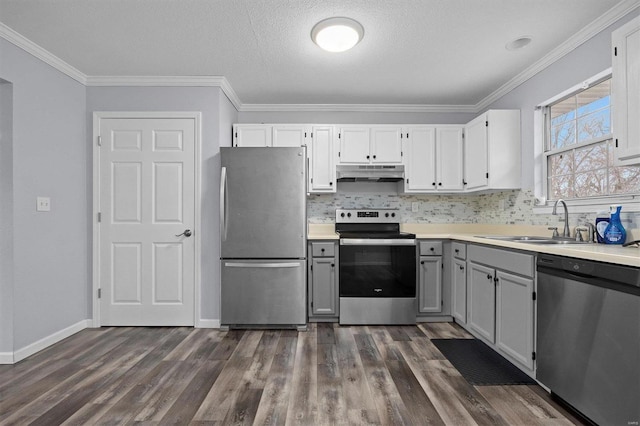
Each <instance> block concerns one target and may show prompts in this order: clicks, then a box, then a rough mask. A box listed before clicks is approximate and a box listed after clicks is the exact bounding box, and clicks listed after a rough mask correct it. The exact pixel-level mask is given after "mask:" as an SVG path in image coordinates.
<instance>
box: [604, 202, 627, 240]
mask: <svg viewBox="0 0 640 426" xmlns="http://www.w3.org/2000/svg"><path fill="white" fill-rule="evenodd" d="M621 209H622V206H618V205H612V206H611V207H610V209H609V211H610V212H611V219H609V225H607V229H605V230H604V242H605V244H624V240H626V239H627V231H625V230H624V227H623V226H622V222H620V210H621Z"/></svg>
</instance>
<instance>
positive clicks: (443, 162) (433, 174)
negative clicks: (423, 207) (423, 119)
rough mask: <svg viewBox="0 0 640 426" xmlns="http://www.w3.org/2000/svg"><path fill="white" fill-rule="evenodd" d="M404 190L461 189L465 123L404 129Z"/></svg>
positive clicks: (446, 190)
mask: <svg viewBox="0 0 640 426" xmlns="http://www.w3.org/2000/svg"><path fill="white" fill-rule="evenodd" d="M404 134H405V136H406V137H405V138H404V139H403V140H404V150H405V151H406V156H405V186H404V189H405V192H436V191H439V192H456V191H462V190H463V189H464V187H463V178H462V152H463V151H462V148H463V138H462V135H463V128H462V126H438V127H435V126H411V127H407V128H405V129H404Z"/></svg>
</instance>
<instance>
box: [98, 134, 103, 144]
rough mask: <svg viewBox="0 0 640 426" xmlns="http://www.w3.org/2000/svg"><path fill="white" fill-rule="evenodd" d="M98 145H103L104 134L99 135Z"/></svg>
mask: <svg viewBox="0 0 640 426" xmlns="http://www.w3.org/2000/svg"><path fill="white" fill-rule="evenodd" d="M98 146H102V136H98Z"/></svg>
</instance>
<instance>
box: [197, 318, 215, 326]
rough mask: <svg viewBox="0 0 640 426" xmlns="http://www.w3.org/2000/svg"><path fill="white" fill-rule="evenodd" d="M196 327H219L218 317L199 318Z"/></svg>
mask: <svg viewBox="0 0 640 426" xmlns="http://www.w3.org/2000/svg"><path fill="white" fill-rule="evenodd" d="M196 328H220V320H219V319H200V320H198V323H197V324H196Z"/></svg>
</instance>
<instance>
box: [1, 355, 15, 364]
mask: <svg viewBox="0 0 640 426" xmlns="http://www.w3.org/2000/svg"><path fill="white" fill-rule="evenodd" d="M2 364H13V352H0V365H2Z"/></svg>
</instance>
